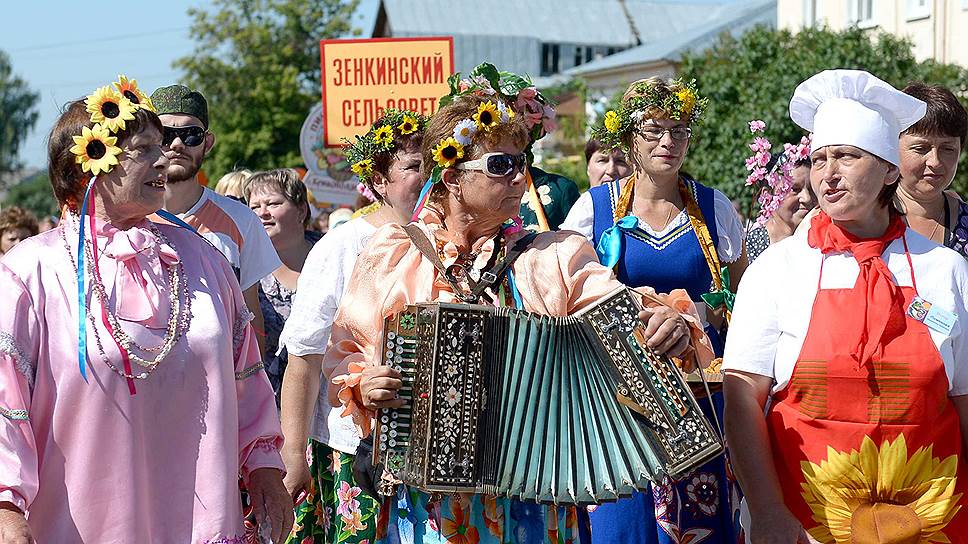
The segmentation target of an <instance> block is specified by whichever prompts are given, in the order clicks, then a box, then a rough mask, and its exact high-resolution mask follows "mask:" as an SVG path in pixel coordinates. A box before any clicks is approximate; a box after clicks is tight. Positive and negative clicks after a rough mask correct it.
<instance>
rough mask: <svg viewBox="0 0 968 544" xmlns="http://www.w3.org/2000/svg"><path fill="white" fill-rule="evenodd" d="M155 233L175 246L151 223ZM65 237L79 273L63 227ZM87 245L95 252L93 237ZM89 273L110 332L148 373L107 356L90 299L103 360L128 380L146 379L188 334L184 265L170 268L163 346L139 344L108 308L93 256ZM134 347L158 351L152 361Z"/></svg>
mask: <svg viewBox="0 0 968 544" xmlns="http://www.w3.org/2000/svg"><path fill="white" fill-rule="evenodd" d="M149 228H150V229H151V232H152V234H154V235H155V237H156V240H158V241H160V242H161V243H164V244H168V245H169V246H171V245H172V244H171V241H170V240H168V238H167V237H166V236H165V235H164V234H163V233H162V232H161V231H160V230H158V228H157V227H155V226H154V225H149ZM61 237H62V239H63V240H64V247H65V248H66V249H67V255H68V257H69V258H70V260H71V265H72V266H73V268H74V271H75V273H76V272H77V262H76V261H75V260H74V254H73V252H72V251H71V247H70V243H69V242H68V241H67V235H66V233H65V231H64V230H61ZM85 243H86V244H87V246H86V247H87V249H88V250H89V251H91V255H93V254H94V253H93V245H92V242H91V241H90V240H85ZM86 268H87V272H88V275H89V276H90V277H91V285H92V287H93V290H94V294H95V295H96V296H97V298H98V301H99V302H100V304H101V306H102V307H103V308H105V310H106V311H105V312H104V313H105V315H106V316H107V320H108V324H109V325H110V327H111V329H110V330H109V331H108V332H109V334H111V337H112V338H113V339H114V341H115V342H117V344H118V345H120V346H121V347H122V348H123V349H124V350H125V351H126V352H127V354H128V358H129V360H131V361H132V362H134V363H135V364H137V365H138V366H140V367H142V368H145V369H146V371H145V372H141V373H138V374H128V373H127V372H125V371H124V370H121V369H119V368H117V367H116V366H114V364H112V363H111V361H110V359H109V358H108V357H107V355H106V352H105V350H104V346H103V344H102V342H101V336H100V333H99V332H98V327H97V324H96V322H95V320H94V313H93V312H92V311H91V307H90V302H88V303H87V315H88V319H89V321H90V323H91V329H92V330H93V331H94V340H95V343H96V344H97V347H98V351H99V352H100V355H101V359H102V360H103V361H104V363H105V364H106V365H107V366H108V368H110V369H111V370H113V371H114V372H115V373H116V374H118V375H120V376H122V377H124V378H128V379H138V380H143V379H146V378H147V377H148V376H149V375H150V374H151V372H153V371H154V370H155V369H156V368H157V367H158V365H159V364H160V363H161V362H162V361H163V360H164V359H165V358H166V357H167V356H168V354H169V353H170V352H171V350H172V348H173V347H174V346H175V344H176V343H177V342H178V340H179V339H180V338H181V337H182V336H183V335H184V333H185V331H186V330H188V325H189V323H190V321H191V297H190V296H189V293H188V282H187V281H186V280H185V270H184V265H183V264H182V263H181V261H179V262H178V263H177V265H176V266H173V267H166V268H167V269H168V283H169V285H170V286H171V288H170V289H169V292H168V298H169V302H170V304H171V311H170V313H169V317H168V324H167V327H166V330H165V338H164V341H163V342H162V344H161V345H160V346H155V347H144V346H141V345H139V344H137V343H135V342H134V341H133V340H132V339H131V337H130V336H129V335H128V334H127V333H125V332H124V330H122V328H121V324H120V323H119V322H118V319H117V316H115V315H114V314H113V313H111V311H110V310H107V307H108V303H109V301H108V296H107V292H106V290H105V288H104V284H103V282H102V281H101V278H100V277H99V276H98V275H97V274H96V273H95V270H94V264H93V259H91V260H88V262H87V265H86ZM132 348H136V349H138V350H140V351H143V352H158V353H157V355H156V356H155V357H153V358H152V359H151V360H148V359H145V358H142V357H141V356H139V355H138V354H137V353H135V352H134V351H133V350H132Z"/></svg>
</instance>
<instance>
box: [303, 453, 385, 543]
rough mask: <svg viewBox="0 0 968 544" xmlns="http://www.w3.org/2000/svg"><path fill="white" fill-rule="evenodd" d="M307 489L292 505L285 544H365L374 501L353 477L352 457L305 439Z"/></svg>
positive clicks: (371, 532)
mask: <svg viewBox="0 0 968 544" xmlns="http://www.w3.org/2000/svg"><path fill="white" fill-rule="evenodd" d="M308 457H309V472H310V475H311V479H310V481H309V491H308V493H307V494H306V498H305V499H303V500H302V502H300V503H299V504H297V505H296V522H295V523H294V524H293V528H292V534H291V535H290V536H289V540H287V542H288V543H289V544H323V543H325V544H343V543H347V544H369V543H371V542H374V537H375V536H376V525H377V523H376V521H377V515H378V514H377V513H378V511H379V505H378V503H377V502H376V501H375V500H373V499H372V498H370V497H369V496H368V495H366V494H364V493H362V492H361V490H360V488H359V487H357V486H356V482H355V481H354V480H353V456H352V455H350V454H348V453H343V452H341V451H337V450H334V449H332V448H330V447H329V446H327V445H325V444H322V443H320V442H317V441H315V440H312V439H310V440H309V451H308Z"/></svg>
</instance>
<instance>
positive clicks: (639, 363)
mask: <svg viewBox="0 0 968 544" xmlns="http://www.w3.org/2000/svg"><path fill="white" fill-rule="evenodd" d="M641 309H642V306H641V301H640V297H639V295H637V294H636V293H635V292H634V291H630V290H628V289H620V290H617V291H615V292H614V293H612V294H610V295H608V296H606V297H605V298H603V299H601V300H600V301H599V302H597V303H596V304H595V305H593V306H592V307H590V308H586V309H585V310H584V311H582V312H581V313H579V314H577V315H574V316H568V317H549V316H539V315H535V314H531V313H528V312H523V311H519V310H514V309H508V308H494V307H490V306H477V305H468V304H445V303H431V304H417V305H412V306H407V307H406V308H405V309H404V310H403V311H402V312H400V313H398V314H396V315H394V316H391V317H389V318H387V319H386V323H385V330H384V338H383V364H387V365H391V366H393V367H394V368H396V369H398V370H400V371H401V372H402V374H403V387H402V389H401V390H400V392H399V394H400V397H401V398H402V399H404V400H405V401H406V405H405V406H403V407H402V408H398V409H383V410H380V411H378V413H377V422H376V425H375V431H374V432H375V435H374V448H373V461H374V464H377V465H381V464H382V465H383V468H384V471H385V473H384V476H383V479H384V483H386V482H387V481H389V482H402V483H406V484H407V485H410V486H413V487H416V488H418V489H420V490H423V491H427V492H442V493H450V492H471V493H484V494H489V495H497V496H506V497H512V498H517V499H520V500H524V501H532V502H543V503H555V504H595V503H600V502H606V501H611V500H616V499H618V498H620V497H624V496H628V495H630V494H631V493H632V492H633V491H636V490H643V489H646V488H647V486H648V484H649V482H650V481H653V480H656V479H658V478H661V477H662V476H670V477H673V478H675V477H678V476H681V475H683V474H684V473H686V472H688V471H689V470H691V469H693V468H695V467H697V466H699V465H701V464H702V463H704V462H706V461H708V460H709V459H711V458H713V457H715V456H717V455H720V454H721V453H722V451H723V445H722V441H721V439H720V437H719V435H718V434H717V431H716V430H715V429H714V428H713V427H712V425H711V424H710V423H709V421H708V420H707V419H706V417H705V416H704V415H703V413H702V412H701V411H700V409H699V405H698V404H697V402H696V399H695V397H694V396H693V394H692V392H691V391H690V388H689V386H688V385H687V383H686V381H685V378H684V376H683V375H682V373H681V372H680V371H679V369H678V368H677V367H676V365H675V363H674V362H673V361H672V360H671V359H669V358H668V357H660V356H658V355H656V354H655V353H654V352H652V351H651V350H650V349H649V348H647V347H646V346H645V342H644V340H643V337H642V331H643V330H644V325H643V324H642V322H641V320H640V319H639V317H638V313H639V311H641ZM384 487H386V486H384ZM386 491H389V490H386Z"/></svg>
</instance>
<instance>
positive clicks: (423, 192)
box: [410, 177, 434, 221]
mask: <svg viewBox="0 0 968 544" xmlns="http://www.w3.org/2000/svg"><path fill="white" fill-rule="evenodd" d="M433 187H434V178H433V177H431V178H430V179H428V180H427V181H426V183H424V186H423V189H420V196H419V197H417V205H416V206H414V208H413V216H412V217H410V220H411V221H416V220H417V217H418V216H419V215H420V212H422V211H423V209H424V206H426V205H427V201H428V200H430V190H431V189H432V188H433Z"/></svg>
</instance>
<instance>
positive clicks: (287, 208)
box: [242, 168, 323, 403]
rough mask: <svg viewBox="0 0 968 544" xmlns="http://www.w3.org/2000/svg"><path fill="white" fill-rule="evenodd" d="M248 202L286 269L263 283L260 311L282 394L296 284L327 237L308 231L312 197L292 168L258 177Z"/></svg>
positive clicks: (273, 376) (272, 377)
mask: <svg viewBox="0 0 968 544" xmlns="http://www.w3.org/2000/svg"><path fill="white" fill-rule="evenodd" d="M242 198H243V199H244V201H245V202H247V203H248V205H249V208H251V209H252V211H253V212H255V214H256V215H257V216H259V219H260V220H261V221H262V227H263V228H265V229H266V234H268V235H269V240H271V241H272V247H273V248H275V250H276V253H277V254H278V255H279V259H280V260H282V266H280V267H279V268H277V269H276V270H275V271H274V272H273V273H272V274H269V275H268V276H266V277H264V278H262V279H261V280H260V283H259V306H260V308H261V309H262V316H263V317H264V318H265V319H264V321H265V332H266V341H265V346H266V350H265V354H264V357H263V359H262V361H263V362H264V363H265V369H266V374H268V375H269V383H271V384H272V390H273V391H274V392H275V394H276V402H277V403H278V402H279V395H280V393H281V390H282V377H283V375H284V374H285V372H286V358H287V354H286V351H285V348H283V349H281V350H280V349H279V335H280V334H281V333H282V328H283V326H284V325H285V324H286V319H288V318H289V313H290V310H291V309H292V299H293V295H294V294H295V293H296V282H297V281H298V280H299V275H300V273H301V272H302V269H303V265H304V264H305V262H306V257H307V256H308V255H309V250H311V249H312V248H313V244H315V243H316V242H318V241H319V239H320V238H322V237H323V235H322V234H320V233H318V232H313V231H310V230H307V227H308V225H309V216H310V213H309V195H308V193H307V191H306V186H305V185H304V184H303V182H302V180H300V179H299V173H298V172H296V171H295V170H293V169H292V168H279V169H276V170H268V171H266V172H256V173H255V174H253V175H252V176H251V177H250V178H249V179H248V181H246V183H245V185H244V186H243V187H242Z"/></svg>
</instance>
